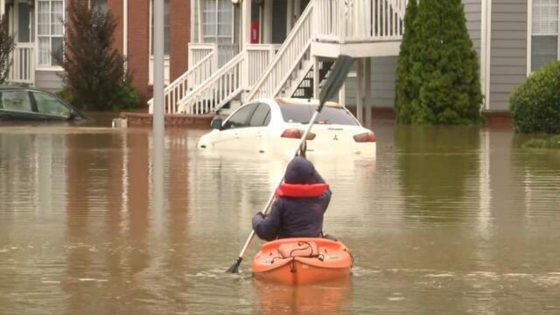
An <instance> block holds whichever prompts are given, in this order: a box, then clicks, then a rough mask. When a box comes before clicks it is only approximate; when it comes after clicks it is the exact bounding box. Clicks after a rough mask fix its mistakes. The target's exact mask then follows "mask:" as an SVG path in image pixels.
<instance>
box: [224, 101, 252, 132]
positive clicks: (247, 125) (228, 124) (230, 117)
mask: <svg viewBox="0 0 560 315" xmlns="http://www.w3.org/2000/svg"><path fill="white" fill-rule="evenodd" d="M259 104H260V103H248V104H245V105H243V106H241V107H239V108H238V109H237V110H236V111H235V112H233V113H232V114H231V116H229V117H228V118H227V119H226V120H225V121H224V123H223V124H222V128H221V129H220V131H225V130H237V129H242V128H249V127H251V126H250V125H249V123H250V121H251V118H253V114H254V113H255V110H257V107H258V105H259ZM251 106H254V108H253V109H252V111H251V112H250V113H249V114H248V115H247V118H246V119H245V122H244V125H242V126H237V127H233V128H232V127H231V124H230V122H231V119H232V118H234V116H235V115H237V114H239V113H240V112H241V111H242V110H245V109H247V108H249V107H251Z"/></svg>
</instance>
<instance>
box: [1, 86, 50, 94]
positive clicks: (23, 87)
mask: <svg viewBox="0 0 560 315" xmlns="http://www.w3.org/2000/svg"><path fill="white" fill-rule="evenodd" d="M1 90H30V91H39V92H44V93H49V94H53V93H52V92H51V91H47V90H44V89H40V88H36V87H33V86H24V85H10V84H0V91H1Z"/></svg>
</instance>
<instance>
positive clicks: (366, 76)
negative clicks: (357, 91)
mask: <svg viewBox="0 0 560 315" xmlns="http://www.w3.org/2000/svg"><path fill="white" fill-rule="evenodd" d="M364 71H365V73H364V81H365V92H366V95H365V98H366V100H365V103H366V106H365V107H366V126H368V127H371V126H372V125H373V121H372V111H373V99H372V96H371V86H372V84H371V57H369V58H365V69H364Z"/></svg>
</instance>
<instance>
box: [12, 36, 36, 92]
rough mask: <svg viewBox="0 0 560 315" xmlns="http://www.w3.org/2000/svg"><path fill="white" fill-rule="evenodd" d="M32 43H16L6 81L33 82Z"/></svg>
mask: <svg viewBox="0 0 560 315" xmlns="http://www.w3.org/2000/svg"><path fill="white" fill-rule="evenodd" d="M33 47H34V44H33V43H25V44H22V43H18V44H17V46H16V48H15V49H14V51H13V52H12V65H11V66H10V74H9V76H8V81H9V82H12V83H24V84H33V83H34V81H35V62H34V61H35V59H34V58H33Z"/></svg>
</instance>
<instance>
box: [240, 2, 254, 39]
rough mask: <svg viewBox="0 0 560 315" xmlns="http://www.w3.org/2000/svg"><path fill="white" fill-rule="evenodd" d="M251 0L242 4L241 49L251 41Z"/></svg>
mask: <svg viewBox="0 0 560 315" xmlns="http://www.w3.org/2000/svg"><path fill="white" fill-rule="evenodd" d="M251 2H252V1H251V0H245V1H243V2H242V4H241V49H245V48H246V47H247V46H248V45H249V44H250V43H251Z"/></svg>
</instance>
